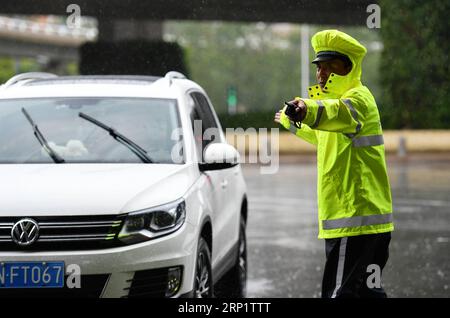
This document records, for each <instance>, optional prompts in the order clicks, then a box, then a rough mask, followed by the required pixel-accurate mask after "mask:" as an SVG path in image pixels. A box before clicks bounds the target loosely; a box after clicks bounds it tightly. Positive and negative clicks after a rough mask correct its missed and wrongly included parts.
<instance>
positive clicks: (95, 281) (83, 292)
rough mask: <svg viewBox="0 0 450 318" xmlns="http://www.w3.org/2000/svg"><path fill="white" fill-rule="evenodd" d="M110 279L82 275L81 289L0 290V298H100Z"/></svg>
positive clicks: (102, 275)
mask: <svg viewBox="0 0 450 318" xmlns="http://www.w3.org/2000/svg"><path fill="white" fill-rule="evenodd" d="M108 277H109V275H108V274H101V275H81V288H67V287H66V286H64V287H63V288H0V298H5V297H10V298H46V297H51V298H99V297H100V295H101V294H102V291H103V289H104V287H105V284H106V282H107V281H108ZM66 279H67V277H66ZM66 279H65V280H64V281H66Z"/></svg>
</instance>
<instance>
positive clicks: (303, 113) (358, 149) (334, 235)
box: [275, 30, 394, 298]
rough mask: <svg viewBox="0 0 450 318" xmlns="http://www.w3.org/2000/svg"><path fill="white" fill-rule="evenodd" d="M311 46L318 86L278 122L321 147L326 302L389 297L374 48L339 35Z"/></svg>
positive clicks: (388, 224) (387, 202)
mask: <svg viewBox="0 0 450 318" xmlns="http://www.w3.org/2000/svg"><path fill="white" fill-rule="evenodd" d="M311 43H312V46H313V48H314V51H315V53H316V58H315V59H314V60H313V62H312V63H314V64H315V65H316V66H317V72H316V75H317V81H318V84H317V85H315V86H312V87H310V88H308V97H309V98H295V100H293V101H291V102H290V103H291V104H293V106H292V107H293V109H294V112H293V113H291V114H290V116H289V117H288V116H287V115H286V114H285V110H286V107H284V109H283V110H280V111H279V112H278V113H276V114H275V121H276V122H278V123H280V124H281V125H283V126H284V127H285V128H286V129H288V130H290V131H291V132H292V133H293V134H295V135H296V136H298V137H300V138H302V139H304V140H306V141H307V142H309V143H311V144H313V145H316V146H317V168H318V169H317V170H318V182H317V188H318V189H317V192H318V208H319V238H321V239H325V250H326V264H325V269H324V275H323V282H322V297H325V298H328V297H333V298H334V297H386V293H385V292H384V290H383V288H382V286H381V271H382V269H383V268H384V266H385V264H386V262H387V259H388V248H389V242H390V239H391V233H390V232H392V231H393V229H394V225H393V217H392V199H391V191H390V186H389V180H388V176H387V171H386V162H385V150H384V142H383V132H382V128H381V123H380V116H379V113H378V108H377V105H376V103H375V99H374V97H373V95H372V94H371V92H370V91H369V89H368V88H367V87H366V86H364V85H363V84H362V83H361V63H362V60H363V57H364V55H365V54H366V52H367V50H366V48H365V47H364V46H363V45H361V44H360V43H359V42H358V41H357V40H355V39H354V38H352V37H351V36H349V35H347V34H345V33H343V32H340V31H337V30H325V31H321V32H318V33H316V34H315V35H314V36H313V37H312V40H311Z"/></svg>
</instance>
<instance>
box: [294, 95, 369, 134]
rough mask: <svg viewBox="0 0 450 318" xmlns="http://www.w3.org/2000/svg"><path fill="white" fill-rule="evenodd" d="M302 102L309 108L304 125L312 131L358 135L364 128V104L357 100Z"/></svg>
mask: <svg viewBox="0 0 450 318" xmlns="http://www.w3.org/2000/svg"><path fill="white" fill-rule="evenodd" d="M302 100H303V101H304V102H305V104H306V106H307V111H306V116H305V118H304V119H303V122H302V123H303V124H306V125H308V126H309V127H310V128H312V129H317V130H325V131H332V132H341V133H345V134H357V133H358V132H359V131H360V130H361V128H362V125H363V122H362V120H361V119H362V117H361V114H363V109H364V104H363V103H362V102H361V101H359V100H358V99H356V98H340V99H322V100H313V99H302Z"/></svg>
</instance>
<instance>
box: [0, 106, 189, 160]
mask: <svg viewBox="0 0 450 318" xmlns="http://www.w3.org/2000/svg"><path fill="white" fill-rule="evenodd" d="M22 108H23V109H25V110H26V112H27V113H28V114H29V115H30V117H31V118H32V120H33V121H34V123H35V124H36V125H37V126H38V127H39V130H40V131H41V133H42V134H43V136H44V137H45V138H46V140H47V142H48V144H49V146H50V147H51V148H52V149H53V150H54V151H55V152H57V153H58V154H59V155H60V156H61V157H62V158H63V159H64V160H65V161H66V162H67V163H141V162H142V161H141V159H139V157H138V156H137V155H136V154H135V153H134V152H133V151H131V150H130V149H129V148H128V147H126V146H125V145H124V144H122V143H120V142H118V141H117V140H116V139H115V138H113V136H111V135H110V134H109V132H108V131H106V130H104V129H102V128H100V127H98V126H97V125H95V124H93V123H92V122H90V121H88V120H85V119H83V118H81V117H80V116H79V113H80V112H81V113H83V114H86V115H88V116H90V117H92V118H94V119H96V120H98V121H100V122H101V123H103V124H105V125H107V126H110V127H112V128H114V129H115V130H116V131H117V132H119V133H121V134H123V135H124V136H125V137H127V138H128V139H130V140H131V141H133V142H134V143H136V144H137V145H139V146H140V147H141V148H143V149H144V150H145V151H146V152H147V154H148V156H149V157H150V158H151V159H152V161H153V162H155V163H174V160H172V157H171V151H172V149H173V147H174V145H175V144H176V143H177V142H179V140H172V132H173V131H174V130H175V129H178V128H180V127H181V126H180V121H179V115H178V107H177V101H176V100H172V99H153V98H110V97H108V98H39V99H14V100H1V101H0V163H53V160H52V159H51V157H50V156H49V154H48V153H47V152H46V151H45V149H44V148H43V147H42V146H41V144H40V143H39V141H38V139H37V138H36V136H35V135H34V133H33V129H32V126H31V124H30V122H29V121H28V120H27V118H26V116H25V115H24V113H23V112H22ZM180 138H181V137H180ZM178 162H179V161H177V163H178Z"/></svg>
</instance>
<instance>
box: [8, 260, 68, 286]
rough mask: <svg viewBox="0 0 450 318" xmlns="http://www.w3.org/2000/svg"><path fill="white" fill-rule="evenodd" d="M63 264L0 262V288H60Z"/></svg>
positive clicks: (62, 277)
mask: <svg viewBox="0 0 450 318" xmlns="http://www.w3.org/2000/svg"><path fill="white" fill-rule="evenodd" d="M62 287H64V262H5V263H2V262H0V288H62Z"/></svg>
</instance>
